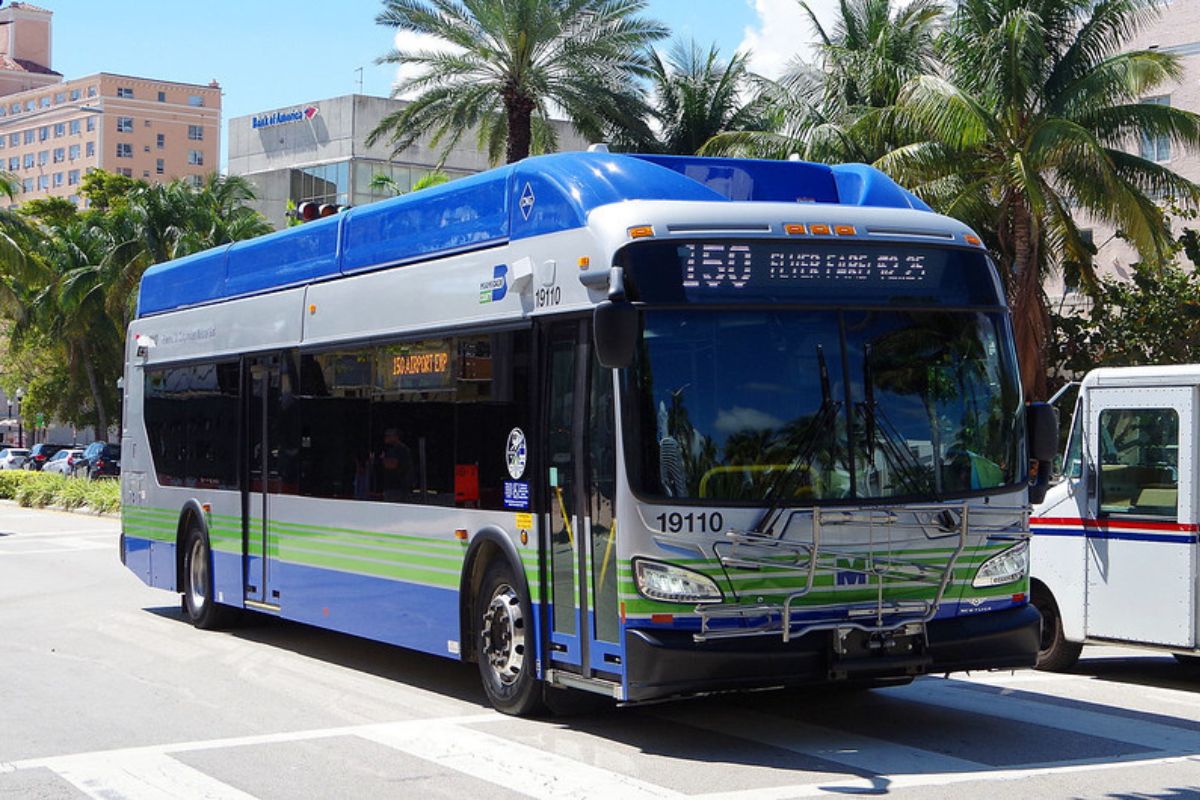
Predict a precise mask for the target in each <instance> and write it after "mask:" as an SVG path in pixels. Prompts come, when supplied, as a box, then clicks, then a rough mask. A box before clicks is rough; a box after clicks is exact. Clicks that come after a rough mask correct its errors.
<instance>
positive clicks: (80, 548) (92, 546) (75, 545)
mask: <svg viewBox="0 0 1200 800" xmlns="http://www.w3.org/2000/svg"><path fill="white" fill-rule="evenodd" d="M113 548H114V545H113V543H112V542H87V541H75V542H62V543H60V544H58V545H57V546H55V547H39V548H36V549H33V550H24V549H21V548H11V549H10V548H7V547H0V557H9V558H11V557H12V556H44V555H52V554H55V553H58V554H60V555H61V554H62V553H79V552H84V551H88V550H112V549H113Z"/></svg>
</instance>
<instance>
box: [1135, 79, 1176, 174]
mask: <svg viewBox="0 0 1200 800" xmlns="http://www.w3.org/2000/svg"><path fill="white" fill-rule="evenodd" d="M1141 102H1143V103H1146V104H1147V105H1154V106H1169V105H1171V95H1169V94H1163V95H1158V96H1157V97H1144V98H1142V101H1141ZM1140 144H1141V147H1140V148H1139V155H1141V157H1142V158H1144V159H1146V160H1147V161H1159V162H1162V161H1170V160H1171V137H1169V136H1167V135H1165V134H1158V135H1152V134H1149V133H1143V134H1142V135H1141V143H1140Z"/></svg>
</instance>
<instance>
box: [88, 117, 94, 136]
mask: <svg viewBox="0 0 1200 800" xmlns="http://www.w3.org/2000/svg"><path fill="white" fill-rule="evenodd" d="M87 129H88V133H91V132H92V131H94V130H96V118H95V117H88V118H87Z"/></svg>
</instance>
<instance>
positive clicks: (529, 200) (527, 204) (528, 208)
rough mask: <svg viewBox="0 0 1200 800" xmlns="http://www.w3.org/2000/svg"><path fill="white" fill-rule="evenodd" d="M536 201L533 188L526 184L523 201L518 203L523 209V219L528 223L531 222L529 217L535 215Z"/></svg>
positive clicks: (522, 192)
mask: <svg viewBox="0 0 1200 800" xmlns="http://www.w3.org/2000/svg"><path fill="white" fill-rule="evenodd" d="M535 199H536V198H534V196H533V187H532V186H530V185H529V183H528V182H526V184H525V188H524V189H523V190H522V191H521V199H520V200H518V201H517V205H518V206H519V207H520V209H521V219H523V220H525V221H526V222H528V221H529V215H530V214H532V213H533V203H534V200H535Z"/></svg>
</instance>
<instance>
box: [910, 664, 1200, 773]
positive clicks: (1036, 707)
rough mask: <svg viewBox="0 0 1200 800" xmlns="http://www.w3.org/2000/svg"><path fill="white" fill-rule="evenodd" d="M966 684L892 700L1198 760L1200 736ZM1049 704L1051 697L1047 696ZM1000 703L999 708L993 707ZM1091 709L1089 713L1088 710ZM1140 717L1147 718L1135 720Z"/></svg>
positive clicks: (945, 684) (920, 689) (934, 684)
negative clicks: (1196, 758) (989, 717)
mask: <svg viewBox="0 0 1200 800" xmlns="http://www.w3.org/2000/svg"><path fill="white" fill-rule="evenodd" d="M971 686H972V685H971V684H968V683H964V682H962V681H956V680H952V679H951V680H946V679H927V680H925V681H918V682H916V683H914V684H913V685H912V686H909V687H906V688H905V689H904V690H903V691H902V693H898V695H897V696H899V697H903V698H904V699H906V700H913V701H915V702H919V703H926V704H929V705H935V706H941V707H943V708H953V709H956V710H959V711H967V712H970V713H973V714H984V715H987V716H992V717H1002V718H1004V719H1011V720H1015V721H1019V722H1026V723H1032V724H1035V725H1044V726H1046V727H1048V728H1058V729H1059V730H1064V731H1072V732H1074V733H1081V734H1085V735H1088V736H1098V737H1101V738H1104V739H1113V740H1116V741H1119V742H1125V743H1128V744H1135V745H1138V746H1141V747H1145V748H1147V749H1149V750H1153V751H1160V752H1164V753H1176V754H1188V755H1195V754H1200V733H1196V732H1195V731H1194V730H1188V729H1185V728H1181V727H1176V726H1174V725H1171V724H1163V723H1157V722H1154V721H1152V720H1148V719H1144V718H1143V719H1139V718H1138V716H1139V712H1136V711H1134V712H1121V713H1108V712H1106V711H1104V710H1103V709H1104V708H1105V707H1104V706H1101V705H1100V704H1098V703H1096V702H1088V701H1075V700H1068V701H1066V702H1065V703H1064V702H1056V703H1045V702H1039V701H1038V700H1036V699H1032V698H1027V697H1022V696H1021V695H1022V694H1026V692H1025V691H1022V690H1002V691H1004V695H1005V696H1004V697H1003V698H1002V699H1000V698H997V697H996V695H995V693H994V691H989V690H982V691H981V690H980V689H974V688H971ZM1047 699H1050V696H1047ZM998 700H999V702H998ZM1093 709H1094V710H1093ZM1140 716H1142V717H1146V716H1152V715H1150V714H1140Z"/></svg>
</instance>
